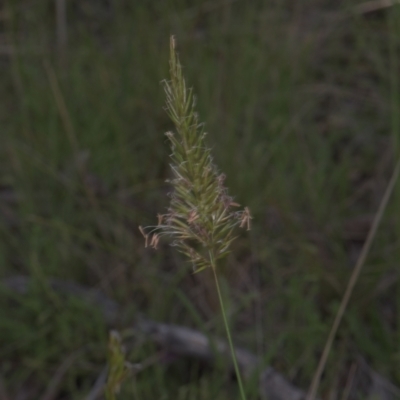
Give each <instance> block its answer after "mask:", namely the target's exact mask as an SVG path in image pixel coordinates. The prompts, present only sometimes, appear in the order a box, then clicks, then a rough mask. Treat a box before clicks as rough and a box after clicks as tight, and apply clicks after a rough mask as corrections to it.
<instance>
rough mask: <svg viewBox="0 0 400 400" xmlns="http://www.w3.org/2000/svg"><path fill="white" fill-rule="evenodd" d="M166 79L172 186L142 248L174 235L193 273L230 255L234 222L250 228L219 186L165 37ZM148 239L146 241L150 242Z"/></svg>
mask: <svg viewBox="0 0 400 400" xmlns="http://www.w3.org/2000/svg"><path fill="white" fill-rule="evenodd" d="M170 52H171V55H170V74H171V80H170V81H165V82H164V87H165V92H166V95H167V111H168V114H169V116H170V118H171V120H172V121H173V123H174V125H175V128H176V134H174V133H172V132H167V133H166V136H167V137H168V139H169V141H170V144H171V149H172V154H171V159H172V163H171V168H172V172H173V179H172V180H171V181H170V182H171V184H172V186H173V188H174V190H173V192H172V194H171V203H170V206H169V208H168V212H167V214H164V215H160V214H159V215H158V225H157V226H156V227H155V228H154V229H153V230H152V231H151V232H150V234H146V233H145V232H144V230H143V229H142V228H141V227H140V230H141V232H142V234H143V235H144V237H145V239H146V246H147V245H149V244H150V245H151V246H152V247H154V248H157V245H158V241H159V238H160V235H162V234H167V235H170V236H172V237H173V238H174V241H173V245H174V246H176V247H177V249H178V250H179V251H180V252H181V253H183V254H185V255H186V256H187V257H188V258H189V259H190V260H191V262H192V263H193V267H194V269H195V271H196V272H198V271H201V270H203V269H205V268H207V267H215V263H216V261H217V260H218V259H221V258H222V257H224V256H226V255H227V254H228V253H229V245H230V244H231V242H232V241H233V240H234V239H235V237H234V233H233V232H234V228H235V227H236V226H240V227H247V229H250V219H251V216H250V212H249V209H248V208H247V207H246V208H245V209H244V210H242V211H235V210H234V208H236V207H239V204H237V203H235V202H234V201H233V199H232V197H230V196H229V195H228V190H227V188H226V187H225V186H224V180H225V175H224V174H222V173H219V171H218V169H217V168H216V166H215V165H214V163H213V159H212V156H211V150H210V149H209V148H207V147H206V145H205V141H204V139H205V136H206V133H205V132H204V129H203V124H201V123H200V122H199V119H198V115H197V113H196V111H195V105H196V102H195V97H194V95H193V90H192V89H187V88H186V83H185V79H184V76H183V73H182V66H181V64H180V62H179V58H178V56H177V54H176V50H175V41H174V38H173V37H171V41H170ZM149 242H150V243H149Z"/></svg>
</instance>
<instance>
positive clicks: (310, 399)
mask: <svg viewBox="0 0 400 400" xmlns="http://www.w3.org/2000/svg"><path fill="white" fill-rule="evenodd" d="M399 172H400V160H398V161H397V164H396V167H395V169H394V171H393V174H392V176H391V178H390V181H389V183H388V186H387V188H386V191H385V193H384V195H383V197H382V200H381V203H380V205H379V208H378V211H377V213H376V215H375V218H374V220H373V222H372V226H371V229H370V231H369V233H368V237H367V240H366V241H365V243H364V246H363V248H362V251H361V254H360V256H359V258H358V260H357V263H356V266H355V267H354V270H353V272H352V274H351V277H350V280H349V283H348V285H347V288H346V292H345V293H344V296H343V298H342V302H341V303H340V307H339V310H338V312H337V314H336V317H335V321H334V322H333V325H332V328H331V331H330V332H329V336H328V339H327V341H326V344H325V347H324V351H323V353H322V356H321V359H320V361H319V364H318V368H317V370H316V372H315V375H314V377H313V380H312V383H311V386H310V390H309V392H308V395H307V400H314V399H315V395H316V394H317V390H318V387H319V383H320V380H321V375H322V372H323V371H324V369H325V365H326V361H327V359H328V356H329V353H330V351H331V348H332V343H333V340H334V339H335V336H336V333H337V330H338V328H339V325H340V322H341V321H342V318H343V315H344V312H345V310H346V308H347V305H348V303H349V300H350V297H351V294H352V293H353V289H354V286H355V284H356V282H357V280H358V277H359V276H360V272H361V269H362V267H363V265H364V262H365V260H366V258H367V255H368V252H369V249H370V248H371V244H372V242H373V240H374V238H375V235H376V231H377V229H378V226H379V224H380V222H381V219H382V216H383V213H384V211H385V209H386V206H387V204H388V201H389V199H390V196H391V194H392V192H393V188H394V186H395V184H396V181H397V178H398V176H399Z"/></svg>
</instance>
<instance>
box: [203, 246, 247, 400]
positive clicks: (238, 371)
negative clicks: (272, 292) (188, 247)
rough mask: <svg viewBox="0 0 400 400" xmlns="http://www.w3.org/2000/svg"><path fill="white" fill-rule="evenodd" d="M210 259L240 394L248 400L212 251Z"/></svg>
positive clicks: (244, 399) (243, 398) (243, 399)
mask: <svg viewBox="0 0 400 400" xmlns="http://www.w3.org/2000/svg"><path fill="white" fill-rule="evenodd" d="M210 260H211V267H212V270H213V274H214V279H215V286H216V287H217V292H218V298H219V304H220V306H221V311H222V318H223V320H224V324H225V329H226V335H227V336H228V342H229V348H230V350H231V354H232V360H233V366H234V368H235V373H236V377H237V381H238V385H239V390H240V396H241V398H242V400H246V394H245V392H244V387H243V382H242V376H241V374H240V370H239V366H238V363H237V359H236V353H235V348H234V347H233V341H232V337H231V330H230V329H229V324H228V319H227V317H226V313H225V305H224V301H223V300H222V293H221V289H220V286H219V281H218V275H217V268H216V263H215V259H214V255H213V254H212V253H211V252H210Z"/></svg>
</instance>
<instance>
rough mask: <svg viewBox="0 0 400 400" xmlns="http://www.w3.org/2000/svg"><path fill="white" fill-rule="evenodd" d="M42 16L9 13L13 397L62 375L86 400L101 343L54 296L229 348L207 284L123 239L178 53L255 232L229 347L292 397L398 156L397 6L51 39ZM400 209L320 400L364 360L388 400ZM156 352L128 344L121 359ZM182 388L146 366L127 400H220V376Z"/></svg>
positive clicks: (184, 9)
mask: <svg viewBox="0 0 400 400" xmlns="http://www.w3.org/2000/svg"><path fill="white" fill-rule="evenodd" d="M56 3H57V2H55V1H50V0H47V1H27V0H18V1H11V0H8V1H7V2H6V4H5V6H4V7H3V9H2V11H1V21H0V23H1V24H0V30H1V32H0V33H1V36H0V39H1V40H2V47H1V48H2V50H1V52H0V66H1V75H0V90H1V93H2V98H3V102H2V107H1V108H0V121H1V146H0V155H1V156H0V257H1V258H0V260H1V265H2V269H1V278H6V277H9V276H14V275H17V274H23V275H29V276H30V277H32V278H33V284H32V288H31V290H30V291H29V294H28V295H26V296H21V295H16V294H15V293H14V294H12V293H10V292H9V291H7V290H5V291H3V290H2V291H1V294H0V307H1V309H0V315H1V317H0V325H1V326H0V360H1V362H0V376H1V377H2V380H3V381H4V382H5V387H6V389H7V390H8V391H9V393H18V391H20V392H21V391H24V392H25V393H28V397H25V398H40V396H41V395H42V394H43V393H45V391H46V388H48V385H49V383H51V382H52V381H54V376H55V373H56V371H57V370H58V368H59V366H60V365H62V364H63V363H64V362H65V360H66V359H67V358H68V357H75V356H74V355H76V359H75V361H73V365H72V367H70V368H68V370H67V371H66V372H65V373H64V374H63V377H62V379H61V380H60V382H59V383H58V389H57V390H58V394H57V396H58V397H54V398H57V399H58V398H59V399H62V398H65V399H66V398H68V399H81V398H84V396H85V395H86V394H87V393H88V392H89V390H90V388H91V386H92V385H93V384H94V382H95V380H96V378H97V377H98V376H99V374H100V373H101V371H102V369H103V368H104V363H105V360H106V355H107V354H106V343H107V329H108V328H107V327H106V326H105V324H104V323H103V322H102V321H101V318H100V317H99V315H98V313H97V312H96V310H94V309H88V308H87V307H88V306H86V305H82V304H80V303H79V302H78V300H76V301H74V300H67V301H66V300H65V299H60V296H59V294H58V293H57V292H56V291H53V290H52V289H51V288H50V287H47V289H46V290H43V285H45V286H46V283H45V282H46V280H45V278H46V277H57V278H60V279H65V280H72V281H75V282H79V283H81V284H85V285H87V286H89V287H95V288H98V289H101V290H102V291H103V292H104V293H105V294H106V295H107V296H109V297H110V298H112V299H114V300H116V301H118V302H119V303H120V304H121V307H122V308H123V309H127V310H129V313H130V314H129V315H131V317H132V319H131V320H130V321H133V320H134V318H135V315H136V313H137V312H141V313H144V314H145V315H146V316H148V317H149V318H152V319H155V320H157V321H163V322H173V323H178V324H181V325H187V326H192V327H194V328H196V329H199V330H201V331H207V332H211V333H215V334H220V333H222V334H223V327H222V324H221V319H220V315H219V309H218V303H217V298H216V293H215V291H214V288H213V286H212V280H211V276H209V275H208V274H207V273H204V274H199V275H195V276H193V275H191V266H190V265H188V264H187V263H186V262H185V261H184V260H183V259H182V258H181V257H180V256H179V255H177V254H176V252H174V250H173V249H171V248H170V247H169V245H168V243H166V242H164V243H163V244H162V245H161V249H160V250H158V251H157V252H155V251H153V250H149V249H145V248H144V243H143V238H142V237H141V235H140V233H139V231H138V229H137V226H138V225H151V224H155V222H156V220H157V219H156V214H157V213H158V212H163V210H165V208H166V207H167V204H168V197H167V194H168V190H169V189H168V185H167V184H166V183H165V180H166V179H168V177H169V176H170V172H169V160H168V154H169V148H168V143H167V141H166V138H165V136H164V132H166V131H167V130H170V129H172V124H171V123H170V121H169V119H168V117H167V115H166V113H165V111H164V110H163V107H164V93H163V89H162V86H161V85H160V81H162V80H163V79H166V78H167V77H168V50H169V47H168V43H169V36H170V34H172V33H173V34H175V35H176V38H177V41H178V48H179V53H180V58H181V62H182V64H183V65H184V68H185V75H186V78H187V81H188V82H189V84H190V85H191V86H193V87H194V91H195V93H196V94H197V99H198V109H199V111H200V119H201V120H203V121H204V122H205V123H206V130H207V131H208V132H209V136H208V144H209V145H210V146H212V147H213V154H214V157H215V161H216V164H217V165H218V166H219V167H220V169H221V170H222V171H223V172H225V173H226V175H227V186H228V187H229V188H230V193H231V194H232V195H234V196H235V201H237V202H238V203H241V204H244V205H248V206H249V207H250V209H251V211H252V214H253V217H254V220H253V226H252V230H251V231H250V232H249V235H246V234H243V235H242V236H241V237H240V238H239V240H238V241H237V242H236V246H234V253H233V254H232V256H230V258H229V259H228V260H227V262H226V265H225V266H224V267H223V272H224V290H225V292H226V294H227V295H228V294H229V295H230V298H231V299H232V301H231V303H230V304H229V309H230V311H229V314H230V318H231V324H232V326H234V328H235V329H234V332H235V335H234V336H235V338H234V340H235V342H236V343H238V344H242V345H243V346H245V347H247V348H249V349H251V350H252V351H254V352H256V353H257V354H259V355H260V356H261V357H263V358H264V361H265V363H266V364H270V365H273V366H274V367H275V368H276V369H278V370H279V371H280V372H282V373H283V374H284V375H285V376H287V377H288V378H289V379H290V380H292V381H293V382H294V383H295V384H296V385H298V386H300V387H302V388H304V389H306V388H307V387H308V385H309V383H310V381H311V378H312V376H313V373H314V371H315V369H316V365H317V363H318V357H319V356H320V354H321V351H322V349H323V346H324V343H325V340H326V338H327V335H328V333H329V329H330V327H331V324H332V321H333V318H334V315H335V312H336V311H337V308H338V304H339V302H340V299H341V297H342V295H343V292H344V289H345V287H346V283H347V281H348V278H349V276H350V273H351V271H352V267H353V266H354V264H355V261H356V258H357V256H358V254H359V252H360V249H361V247H362V244H363V242H364V241H365V238H366V235H367V233H368V229H369V227H370V225H371V222H372V219H373V216H374V214H375V212H376V210H377V207H378V204H379V201H380V199H381V197H382V194H383V191H384V189H385V186H386V184H387V182H388V179H389V176H390V174H391V172H392V170H393V166H394V163H395V160H396V156H397V157H398V156H399V141H400V108H399V107H400V87H399V84H400V83H399V73H400V59H399V54H400V53H399V51H400V46H399V45H400V10H399V8H400V7H399V6H393V7H389V8H388V9H385V10H378V11H376V12H371V13H359V12H358V13H356V12H354V8H353V7H354V6H355V5H356V4H358V3H361V2H359V1H343V2H327V1H322V0H308V1H307V2H295V1H291V0H285V1H278V0H276V1H258V0H255V1H252V2H245V1H239V0H238V1H213V2H211V1H203V2H197V1H192V0H168V1H141V2H129V1H112V0H104V1H101V2H99V1H93V0H80V1H78V0H69V1H67V2H66V6H67V8H66V14H65V19H64V21H65V22H66V34H67V36H66V39H67V40H65V39H64V36H63V33H62V30H61V32H60V24H61V25H62V21H63V19H62V18H61V19H60V20H57V19H56V17H55V15H56V10H55V4H56ZM60 21H61V22H60ZM57 32H58V33H57ZM399 200H400V186H399V185H397V188H396V190H395V193H394V196H393V198H392V200H391V202H390V205H389V207H388V209H387V210H386V212H385V217H384V221H383V222H382V224H381V226H380V228H379V231H378V234H377V236H376V237H375V240H374V245H373V247H372V249H371V252H370V254H369V256H368V259H367V262H366V264H365V266H364V269H363V272H362V274H361V277H360V279H359V281H358V283H357V286H356V289H355V292H354V294H353V296H352V298H351V302H350V305H349V307H348V309H347V311H346V316H345V319H344V321H343V323H342V325H341V327H340V329H339V333H338V336H337V340H336V341H335V345H334V350H333V351H332V353H331V355H330V358H329V361H328V365H327V369H326V373H325V375H324V379H323V382H322V385H321V394H325V395H328V394H329V393H330V392H332V393H333V392H334V390H336V389H338V390H339V392H340V390H341V389H342V388H343V386H344V383H345V382H346V374H347V372H348V368H349V365H351V363H352V362H353V360H354V359H355V358H356V357H357V356H358V355H361V356H363V357H365V358H366V359H367V360H368V362H369V364H370V365H371V366H372V367H373V368H375V369H376V370H377V371H379V372H380V373H381V374H383V375H384V376H385V377H386V378H388V379H389V380H391V381H392V382H393V383H395V384H397V385H400V374H399V371H400V368H399V365H400V347H399V343H400V319H399V318H400V316H399V310H400V279H399V259H400V212H399V206H398V204H399ZM130 323H131V322H130ZM126 326H129V322H127V321H125V322H122V323H121V325H120V326H118V327H114V328H121V329H122V328H124V327H126ZM153 352H154V349H152V348H151V346H150V347H148V345H147V344H143V343H141V342H140V341H137V342H135V343H134V344H133V350H132V354H130V361H131V362H133V363H137V362H141V361H142V360H144V359H146V357H150V356H151V354H152V353H153ZM175 368H176V370H175ZM195 368H196V367H193V371H192V370H190V368H183V370H184V371H185V373H184V374H183V373H182V371H181V370H179V365H178V366H175V367H172V368H170V367H169V368H167V367H166V366H163V365H155V366H154V365H153V366H152V367H150V368H149V369H148V370H146V371H143V372H141V373H139V374H137V375H136V376H135V378H134V380H131V381H129V382H127V384H126V385H125V386H124V387H123V391H122V393H121V396H120V398H121V399H154V398H157V399H176V398H178V399H182V400H183V399H210V398H213V399H228V398H232V390H234V388H232V387H231V386H230V385H227V380H228V377H226V376H224V375H223V373H221V372H218V371H216V372H210V373H207V374H205V375H202V376H201V377H200V378H199V377H198V376H197V372H196V371H194V370H195ZM188 369H189V370H190V371H191V372H187V370H188ZM249 390H250V389H249ZM29 394H30V396H31V397H29Z"/></svg>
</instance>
